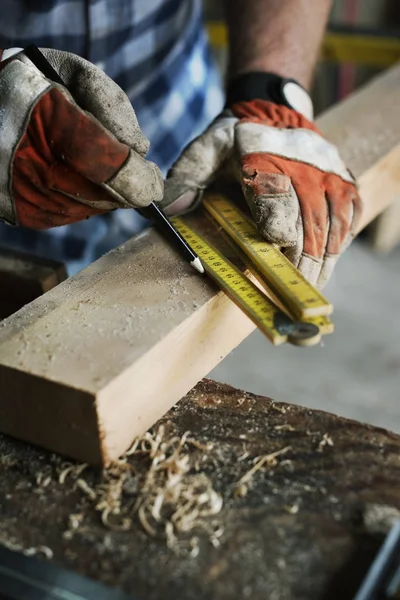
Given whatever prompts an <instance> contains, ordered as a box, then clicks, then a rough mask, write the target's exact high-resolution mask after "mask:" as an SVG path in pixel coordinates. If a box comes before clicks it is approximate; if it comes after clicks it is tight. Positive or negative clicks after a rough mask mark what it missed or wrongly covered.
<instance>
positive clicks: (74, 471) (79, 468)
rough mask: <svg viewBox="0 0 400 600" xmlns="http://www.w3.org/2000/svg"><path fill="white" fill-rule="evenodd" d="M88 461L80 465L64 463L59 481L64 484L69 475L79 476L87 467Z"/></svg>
mask: <svg viewBox="0 0 400 600" xmlns="http://www.w3.org/2000/svg"><path fill="white" fill-rule="evenodd" d="M87 466H88V465H87V463H81V464H79V465H71V464H69V463H64V465H63V467H64V468H62V471H61V473H59V475H58V482H59V483H62V484H64V483H65V480H66V478H67V477H68V475H70V476H71V477H73V478H76V477H79V475H80V474H81V473H83V471H84V470H85V469H86V468H87Z"/></svg>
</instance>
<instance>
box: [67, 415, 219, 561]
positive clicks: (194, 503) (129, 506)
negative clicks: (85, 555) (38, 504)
mask: <svg viewBox="0 0 400 600" xmlns="http://www.w3.org/2000/svg"><path fill="white" fill-rule="evenodd" d="M171 427H172V424H170V423H167V424H165V425H164V424H163V425H160V426H159V427H158V428H157V429H156V430H154V431H153V430H150V431H147V432H146V433H145V434H144V435H143V436H141V437H140V438H137V439H136V440H135V441H134V442H133V444H132V446H131V447H130V448H129V450H128V451H127V453H126V454H125V456H124V457H123V458H121V459H120V460H118V461H117V462H115V463H113V464H112V465H111V466H110V467H109V468H107V469H105V470H104V471H103V473H102V478H101V481H100V482H99V483H98V484H97V485H95V486H94V487H91V486H90V485H89V484H88V482H87V481H86V480H85V479H83V478H82V477H80V475H81V473H82V471H83V470H84V469H85V468H86V465H78V467H76V466H73V465H65V464H64V465H63V469H62V471H61V473H60V474H59V482H60V483H64V482H65V480H66V478H67V477H72V478H74V479H75V486H76V488H77V489H79V490H80V491H81V492H82V493H83V494H84V495H85V496H86V497H87V498H88V499H89V500H90V501H91V502H92V503H93V506H94V508H95V510H96V511H98V512H99V513H100V518H101V521H102V523H103V525H104V526H105V527H106V528H107V529H110V530H114V531H128V530H130V529H131V528H132V526H133V521H134V519H135V518H136V519H137V520H138V521H139V522H140V524H141V526H142V528H143V530H144V531H145V532H146V533H147V534H148V535H149V536H151V537H156V536H161V537H164V538H165V539H166V542H167V545H168V547H169V548H171V549H173V550H174V551H176V552H177V553H180V552H185V553H187V554H189V555H190V556H195V555H196V556H197V554H198V552H199V551H200V549H199V545H198V540H197V541H196V539H197V538H196V537H195V536H194V533H195V531H196V530H199V531H200V530H201V531H206V532H207V534H208V536H209V539H210V542H211V543H212V544H213V545H214V546H217V545H218V544H219V539H220V537H221V536H222V535H223V530H222V528H221V527H220V526H219V525H215V524H214V523H212V522H211V519H213V518H214V517H215V516H216V515H217V514H218V513H219V512H220V511H221V509H222V505H223V500H222V497H221V495H220V494H218V493H217V492H216V491H215V490H214V488H213V485H212V482H211V480H210V479H209V478H208V477H207V475H206V474H205V473H204V470H203V467H202V466H201V465H204V462H205V461H206V460H207V459H208V456H207V453H208V452H209V451H210V450H212V448H213V445H212V444H210V443H206V444H204V443H201V442H199V441H198V440H196V439H194V438H193V437H191V434H190V432H189V431H186V432H185V433H184V434H183V435H181V436H178V435H176V434H175V430H174V429H172V430H171ZM128 459H129V460H128ZM127 490H128V491H127ZM79 525H80V521H79V519H78V520H75V519H74V516H73V515H71V517H70V523H69V530H68V531H70V532H72V531H74V530H75V529H76V527H78V526H79ZM68 531H67V532H66V534H67V535H71V533H68Z"/></svg>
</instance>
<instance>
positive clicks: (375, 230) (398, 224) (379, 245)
mask: <svg viewBox="0 0 400 600" xmlns="http://www.w3.org/2000/svg"><path fill="white" fill-rule="evenodd" d="M368 233H369V240H370V243H371V245H372V247H373V249H374V250H376V251H377V252H390V251H391V250H393V249H394V248H395V247H396V246H397V245H398V244H399V243H400V196H398V197H397V198H396V199H395V201H394V202H393V203H392V204H391V205H390V206H389V207H388V208H387V209H386V210H385V211H384V212H383V213H382V214H380V215H379V216H378V217H377V218H376V219H375V221H374V222H373V223H372V225H371V228H370V230H369V232H368Z"/></svg>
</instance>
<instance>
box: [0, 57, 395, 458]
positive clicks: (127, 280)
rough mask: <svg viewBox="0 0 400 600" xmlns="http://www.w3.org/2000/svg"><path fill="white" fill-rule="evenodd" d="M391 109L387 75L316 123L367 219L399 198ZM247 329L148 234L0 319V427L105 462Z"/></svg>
mask: <svg viewBox="0 0 400 600" xmlns="http://www.w3.org/2000/svg"><path fill="white" fill-rule="evenodd" d="M389 97H390V98H389ZM399 106H400V67H397V68H396V69H394V70H393V71H390V72H388V73H387V74H384V75H382V76H381V77H380V78H378V80H377V82H375V83H372V84H371V85H370V86H367V87H366V88H365V89H364V90H363V91H361V92H359V93H358V94H357V95H356V97H355V99H350V100H348V101H346V102H345V103H344V104H343V105H340V106H338V107H336V108H335V109H333V110H332V111H330V112H329V113H328V114H327V115H326V116H322V117H321V118H320V119H319V121H318V122H319V125H320V127H321V128H322V129H323V130H324V131H325V132H326V134H327V135H328V137H329V138H331V139H333V140H334V141H336V142H337V144H338V146H339V148H340V150H341V151H342V153H343V155H344V157H345V158H346V159H347V162H348V165H349V167H350V168H351V169H352V170H353V171H354V173H355V175H357V176H360V186H361V194H362V196H363V198H364V199H365V201H366V203H367V205H368V208H367V211H366V215H367V217H366V218H367V219H371V218H373V216H375V214H376V213H377V212H379V210H381V209H383V208H384V206H385V205H386V203H388V202H389V201H390V199H391V198H392V195H393V193H394V189H395V188H396V189H397V190H400V179H399V168H398V166H399V164H400V147H399V145H398V140H399V136H398V135H397V134H398V133H399V132H398V129H399V128H400V125H399V122H400V119H398V111H399V109H398V107H399ZM396 132H397V133H396ZM253 329H254V325H253V324H252V322H250V320H249V319H248V318H247V317H245V316H244V315H243V314H242V313H241V311H240V310H239V309H238V308H237V307H236V306H234V305H233V304H232V302H231V301H230V300H228V298H227V297H226V296H225V295H224V294H221V293H217V291H216V289H215V287H214V286H213V285H212V284H211V283H210V282H209V281H208V280H207V279H205V278H202V277H200V276H198V275H197V274H196V273H194V272H193V271H192V270H191V269H190V267H188V266H187V265H186V264H185V263H184V262H183V261H182V260H181V258H180V257H179V256H177V255H176V254H175V252H174V251H173V250H172V249H171V248H169V247H168V244H166V243H165V242H164V241H163V240H162V239H161V238H160V237H159V235H158V234H157V233H156V232H155V231H150V232H148V233H146V234H144V235H142V236H140V237H138V238H135V239H132V240H130V241H129V242H127V243H126V244H124V245H123V246H121V247H119V248H117V249H116V250H114V251H113V252H111V253H109V254H108V255H106V256H104V257H102V258H101V259H100V260H98V261H96V262H95V263H94V264H92V265H90V266H89V267H88V268H87V269H85V270H84V271H82V272H81V273H79V274H77V275H76V276H74V277H72V278H70V279H69V280H68V281H66V282H65V283H63V284H61V285H60V286H58V287H57V288H55V289H54V290H52V291H51V292H49V293H47V294H46V295H45V296H43V297H42V298H39V299H38V300H36V301H35V302H33V303H32V304H30V305H28V306H27V307H26V308H24V309H22V310H21V311H19V312H18V313H17V314H15V315H14V316H12V317H10V318H9V319H7V320H6V321H4V322H3V323H2V326H1V327H0V386H1V389H2V390H3V393H2V394H1V396H0V430H1V431H3V432H5V433H8V434H10V435H14V436H17V437H20V438H22V439H25V440H28V441H32V442H35V443H37V444H41V445H43V446H45V447H47V448H50V449H52V450H55V451H58V452H62V453H65V454H68V455H70V456H74V457H78V458H81V459H83V460H86V461H90V462H93V463H100V462H103V463H107V462H108V461H110V460H112V459H114V458H116V457H117V456H118V455H119V454H120V453H121V452H123V451H124V450H125V449H126V448H127V447H128V445H129V444H130V442H131V440H132V438H133V437H134V436H135V435H136V434H138V433H139V432H141V431H144V430H145V429H146V428H147V427H148V426H150V425H151V424H152V423H154V422H155V421H156V420H157V419H158V418H159V417H160V416H161V415H162V414H164V413H165V412H166V411H167V410H168V409H169V408H170V407H171V406H172V405H173V404H174V403H175V402H177V401H178V400H179V398H180V397H182V396H183V395H184V394H185V393H186V392H187V391H188V390H189V389H190V388H191V387H193V385H195V384H196V382H197V381H199V380H200V379H201V378H202V377H203V376H204V375H206V374H207V373H208V372H210V370H211V369H212V368H213V367H214V366H215V365H216V364H217V363H218V362H219V361H220V360H221V359H222V358H224V356H226V354H228V353H229V352H230V351H231V350H232V349H233V348H234V347H235V346H236V345H237V344H239V343H240V342H241V341H242V340H243V339H244V338H245V337H246V336H247V335H248V334H249V333H250V332H251V331H252V330H253ZM268 351H272V350H271V349H270V348H269V347H268V342H266V353H267V352H268ZM49 422H51V423H52V427H51V428H49V427H48V423H49Z"/></svg>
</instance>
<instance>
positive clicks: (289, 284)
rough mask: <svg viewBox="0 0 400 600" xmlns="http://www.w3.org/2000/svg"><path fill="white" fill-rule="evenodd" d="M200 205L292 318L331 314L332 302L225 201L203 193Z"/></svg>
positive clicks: (239, 212) (220, 197)
mask: <svg viewBox="0 0 400 600" xmlns="http://www.w3.org/2000/svg"><path fill="white" fill-rule="evenodd" d="M204 206H205V208H206V209H207V210H208V211H209V212H210V214H211V215H212V216H213V217H214V218H215V220H216V221H217V222H218V223H219V224H220V225H221V226H222V228H223V229H224V230H225V231H226V232H227V233H228V234H229V236H230V237H231V238H232V239H233V241H234V242H236V243H237V244H238V246H239V247H240V248H241V249H242V251H244V252H245V253H246V255H247V257H248V258H249V259H250V261H251V262H252V263H254V264H255V265H256V266H257V267H258V269H259V270H260V272H261V273H262V275H263V276H264V279H265V282H266V284H267V285H268V286H269V287H270V288H271V290H272V291H273V292H274V293H275V294H276V295H277V296H278V298H280V299H281V300H282V302H283V303H284V304H286V305H287V307H288V309H289V311H290V312H291V313H292V314H293V316H294V317H297V318H304V317H311V316H318V315H328V314H331V313H332V305H331V304H330V303H329V302H328V301H327V300H326V299H325V298H324V297H323V296H322V294H321V293H320V292H319V291H318V290H316V289H315V288H314V287H313V286H312V285H311V284H310V283H309V282H308V281H307V280H306V279H305V278H304V277H303V275H302V274H301V273H300V272H299V271H298V270H297V269H296V268H295V267H294V266H293V265H292V263H291V262H290V261H289V260H288V259H287V258H286V257H285V256H284V255H283V254H282V252H281V251H280V250H279V248H277V247H275V246H274V245H273V244H269V243H268V242H266V241H265V240H263V239H262V237H261V235H260V234H259V232H258V230H257V228H256V226H255V225H254V224H253V223H252V222H251V221H250V220H249V219H248V218H247V217H246V216H245V215H243V214H242V213H241V211H240V210H239V209H238V208H237V207H236V206H235V205H234V204H232V203H231V202H230V201H229V200H227V199H226V198H224V197H223V196H220V195H207V196H206V197H205V198H204Z"/></svg>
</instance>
